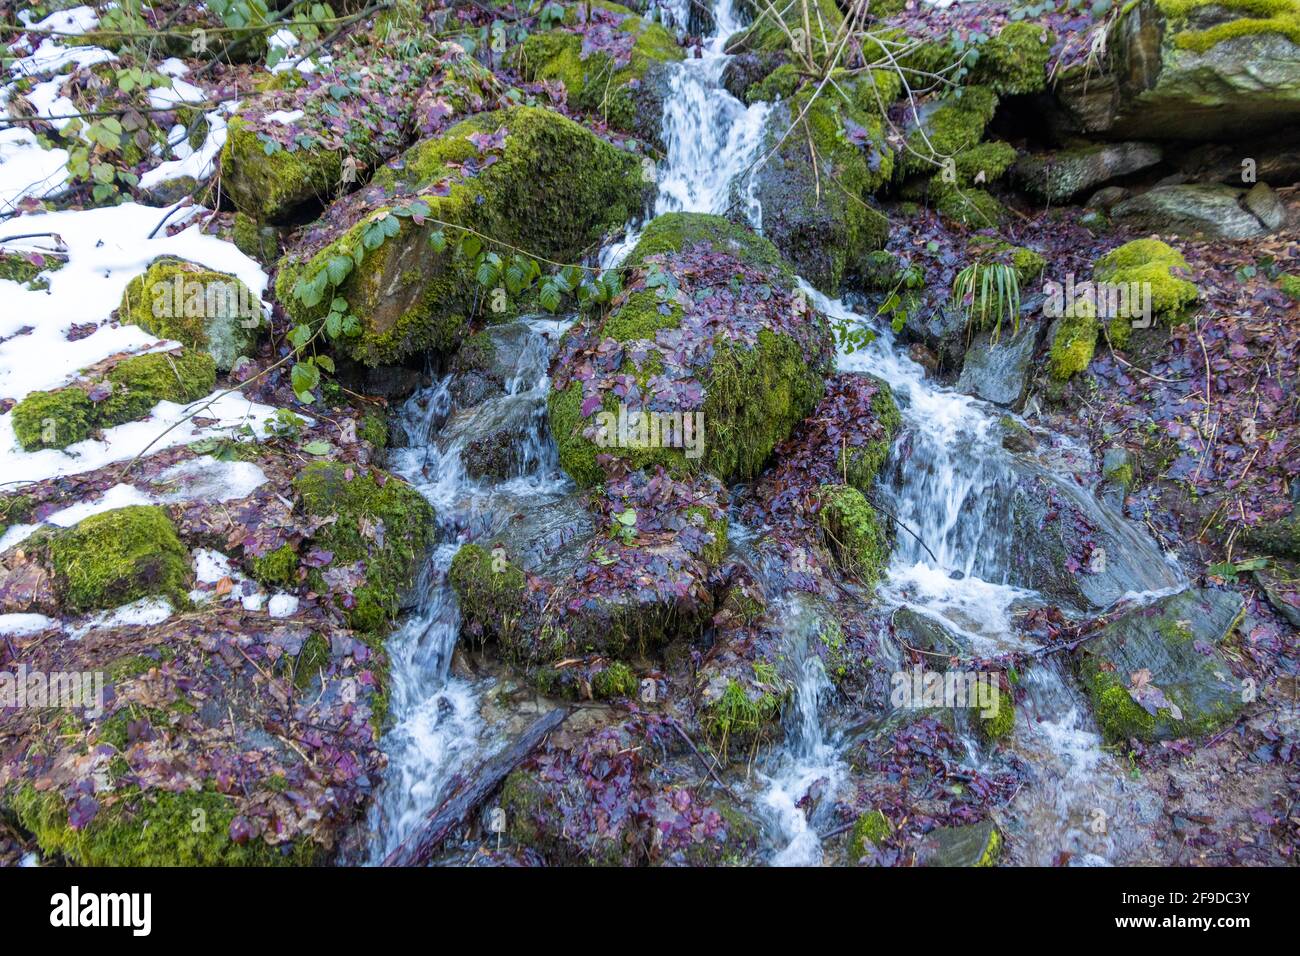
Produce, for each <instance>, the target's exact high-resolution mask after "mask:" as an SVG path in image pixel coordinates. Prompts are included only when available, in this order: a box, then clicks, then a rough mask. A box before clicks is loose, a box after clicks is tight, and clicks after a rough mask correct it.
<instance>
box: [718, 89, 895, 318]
mask: <svg viewBox="0 0 1300 956" xmlns="http://www.w3.org/2000/svg"><path fill="white" fill-rule="evenodd" d="M785 69H786V68H784V67H783V68H782V70H785ZM782 70H778V71H777V73H774V74H773V76H772V77H771V78H769V80H770V79H772V78H775V77H777V75H778V74H780V73H781V72H782ZM791 70H792V68H791ZM791 79H794V74H793V72H791ZM899 87H900V84H899V80H898V78H897V76H896V75H895V74H893V73H890V72H887V71H884V70H875V71H871V72H868V73H865V74H862V75H859V76H848V75H842V76H839V77H838V78H837V81H836V83H835V84H834V85H827V86H825V87H823V88H821V89H820V92H819V91H818V85H817V84H812V83H807V84H803V85H802V86H799V87H798V88H797V89H793V90H792V91H788V93H787V95H785V96H784V98H783V100H782V101H781V102H780V103H779V104H777V105H775V106H774V107H773V108H772V110H771V112H770V114H769V116H768V120H767V126H766V128H765V131H764V135H763V140H762V143H761V145H760V146H759V153H760V155H762V156H766V157H768V159H767V161H766V162H765V163H764V164H763V165H762V166H760V167H759V168H758V169H756V170H755V171H754V174H753V177H752V184H746V183H738V184H737V185H736V187H735V188H736V190H737V191H738V194H737V198H738V199H743V198H744V197H743V196H742V195H740V191H741V190H745V189H749V188H752V189H753V195H754V198H756V199H757V200H758V202H759V203H760V204H761V206H762V210H763V235H764V236H766V237H767V238H769V239H770V240H771V241H772V242H773V243H774V244H775V245H776V247H777V248H778V249H779V250H780V251H781V254H782V255H783V256H785V257H786V258H787V259H788V260H789V261H790V263H791V264H792V265H793V266H794V268H795V271H797V272H798V273H799V274H800V275H801V276H803V277H804V279H806V280H807V281H808V282H809V283H811V284H812V285H813V286H815V287H816V288H818V289H820V290H821V291H823V292H825V293H827V294H828V295H837V294H838V293H839V291H840V287H841V284H842V283H843V282H844V280H845V279H846V278H849V277H853V276H856V275H858V274H860V272H861V271H862V269H863V262H864V260H865V259H866V257H867V255H868V254H869V253H870V252H871V251H873V250H876V249H880V248H882V247H883V246H884V244H885V240H886V239H887V238H888V235H889V223H888V220H887V219H886V218H885V217H884V215H883V214H882V213H881V212H880V211H879V210H878V209H876V208H875V207H873V206H872V205H871V204H870V202H869V200H870V198H871V196H872V195H873V194H874V193H875V192H876V191H877V190H878V189H879V188H880V187H881V186H883V185H884V184H885V183H887V182H889V180H890V177H891V176H892V175H893V173H894V154H893V151H892V150H891V149H890V148H889V147H888V145H887V144H886V142H885V125H884V121H883V120H882V119H881V115H882V113H883V111H884V110H885V109H887V108H888V106H889V104H890V103H892V102H893V100H894V99H895V98H896V97H897V96H898V92H899ZM805 107H806V108H807V109H806V110H805Z"/></svg>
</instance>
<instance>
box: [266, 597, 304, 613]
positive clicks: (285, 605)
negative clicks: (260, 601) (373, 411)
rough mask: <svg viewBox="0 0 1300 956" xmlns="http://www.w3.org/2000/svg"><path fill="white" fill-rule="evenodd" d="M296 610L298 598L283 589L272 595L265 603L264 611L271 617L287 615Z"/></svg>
mask: <svg viewBox="0 0 1300 956" xmlns="http://www.w3.org/2000/svg"><path fill="white" fill-rule="evenodd" d="M296 610H298V598H297V597H295V596H294V595H292V594H286V593H285V592H283V591H281V592H279V593H278V594H275V595H273V596H272V598H271V600H270V601H269V602H267V605H266V613H267V614H269V615H271V617H289V616H290V615H291V614H293V612H294V611H296Z"/></svg>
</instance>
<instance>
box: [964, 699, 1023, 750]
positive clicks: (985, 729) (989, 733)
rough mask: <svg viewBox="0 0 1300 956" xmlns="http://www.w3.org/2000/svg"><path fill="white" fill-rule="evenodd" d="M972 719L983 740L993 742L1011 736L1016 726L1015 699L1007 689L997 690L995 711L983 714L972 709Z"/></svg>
mask: <svg viewBox="0 0 1300 956" xmlns="http://www.w3.org/2000/svg"><path fill="white" fill-rule="evenodd" d="M972 719H973V720H974V721H975V727H976V728H977V729H978V730H979V734H980V736H981V737H982V738H983V739H984V740H985V742H987V743H990V744H995V743H997V742H998V741H1000V740H1005V739H1006V738H1007V737H1010V736H1011V731H1012V730H1013V729H1015V726H1016V701H1015V698H1014V697H1012V696H1011V694H1010V693H1009V692H1008V691H1005V690H1001V689H999V690H998V706H997V711H996V712H995V713H993V714H990V715H989V716H987V717H986V716H985V715H984V713H983V712H982V711H978V710H976V711H972Z"/></svg>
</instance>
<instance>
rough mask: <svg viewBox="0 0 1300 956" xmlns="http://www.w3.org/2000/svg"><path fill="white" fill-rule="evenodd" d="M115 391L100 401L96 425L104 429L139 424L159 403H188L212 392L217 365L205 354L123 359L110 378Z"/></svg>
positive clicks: (153, 354) (161, 354)
mask: <svg viewBox="0 0 1300 956" xmlns="http://www.w3.org/2000/svg"><path fill="white" fill-rule="evenodd" d="M106 377H107V379H108V381H109V382H111V383H112V386H113V390H112V393H111V394H110V395H109V396H108V398H106V399H104V401H102V402H100V403H99V405H98V407H97V409H96V411H97V418H96V424H97V425H99V427H101V428H107V427H110V426H112V425H121V424H123V423H124V422H131V421H136V420H137V419H140V418H143V417H145V416H146V415H148V414H149V412H151V411H152V410H153V407H154V406H155V405H157V404H158V403H159V402H162V401H167V402H176V403H178V404H185V403H186V402H193V401H196V400H197V399H200V398H202V397H203V396H205V395H207V394H208V393H209V392H211V391H212V389H213V386H214V385H216V381H217V365H216V362H214V361H213V359H212V357H211V356H209V355H206V354H204V353H203V352H196V351H193V350H191V349H185V350H183V351H181V352H150V353H147V354H145V355H136V356H132V357H131V358H128V359H123V360H122V361H121V362H118V363H117V365H115V366H113V368H112V369H111V370H110V371H109V373H108V375H107V376H106Z"/></svg>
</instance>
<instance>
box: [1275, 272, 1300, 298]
mask: <svg viewBox="0 0 1300 956" xmlns="http://www.w3.org/2000/svg"><path fill="white" fill-rule="evenodd" d="M1277 287H1278V288H1279V289H1281V290H1282V291H1283V292H1284V293H1286V295H1287V296H1288V297H1289V298H1290V299H1291V301H1292V302H1300V275H1289V276H1281V277H1280V278H1279V279H1278V280H1277Z"/></svg>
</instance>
